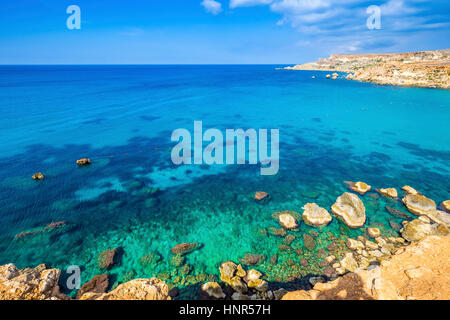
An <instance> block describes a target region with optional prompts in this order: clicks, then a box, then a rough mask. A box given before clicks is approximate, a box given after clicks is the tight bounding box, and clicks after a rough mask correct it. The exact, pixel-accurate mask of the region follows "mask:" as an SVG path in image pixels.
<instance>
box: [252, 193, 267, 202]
mask: <svg viewBox="0 0 450 320" xmlns="http://www.w3.org/2000/svg"><path fill="white" fill-rule="evenodd" d="M268 196H269V194H268V193H267V192H264V191H256V192H255V197H254V198H255V200H257V201H261V200H263V199H265V198H267V197H268Z"/></svg>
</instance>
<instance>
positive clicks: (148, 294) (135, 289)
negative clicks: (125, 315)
mask: <svg viewBox="0 0 450 320" xmlns="http://www.w3.org/2000/svg"><path fill="white" fill-rule="evenodd" d="M80 300H171V297H170V296H169V287H168V286H167V284H166V283H165V282H164V281H161V280H159V279H157V278H151V279H135V280H131V281H129V282H126V283H122V284H120V285H119V286H118V287H117V288H116V289H114V290H112V291H111V292H108V293H103V294H98V293H91V292H88V293H85V294H84V295H82V296H81V298H80Z"/></svg>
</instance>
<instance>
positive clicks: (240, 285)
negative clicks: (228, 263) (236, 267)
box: [228, 276, 248, 293]
mask: <svg viewBox="0 0 450 320" xmlns="http://www.w3.org/2000/svg"><path fill="white" fill-rule="evenodd" d="M228 284H229V285H230V286H231V287H232V288H233V290H234V291H237V292H240V293H246V292H247V290H248V288H247V285H246V284H245V283H244V282H243V281H242V279H241V278H240V277H239V276H234V277H233V278H231V280H230V282H229V283H228Z"/></svg>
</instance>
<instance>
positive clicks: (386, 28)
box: [230, 0, 450, 52]
mask: <svg viewBox="0 0 450 320" xmlns="http://www.w3.org/2000/svg"><path fill="white" fill-rule="evenodd" d="M377 2H378V5H379V6H380V9H381V23H382V29H381V30H369V29H368V28H367V25H366V21H367V18H368V17H369V16H368V14H367V11H366V9H367V7H369V6H370V5H373V4H374V1H373V0H230V8H235V7H243V6H256V5H267V6H268V9H270V11H272V12H274V13H277V14H278V15H279V16H280V19H279V21H278V22H277V25H289V26H291V27H292V28H294V29H295V30H297V31H298V32H299V33H300V34H301V37H302V39H301V41H299V42H298V43H297V46H301V47H314V48H315V47H322V46H325V43H326V44H327V45H326V47H332V48H333V51H332V52H358V51H372V50H377V49H380V48H381V49H382V50H386V49H387V48H391V49H392V48H394V47H398V46H399V43H400V42H402V41H403V43H408V41H410V40H408V39H412V38H414V37H417V36H419V34H420V33H423V32H431V31H432V30H437V31H439V30H440V31H442V30H444V31H445V29H446V28H447V29H448V26H449V25H450V18H449V17H448V15H446V14H445V13H446V12H448V10H449V9H450V2H449V1H448V0H433V1H430V0H379V1H377ZM447 33H448V32H447Z"/></svg>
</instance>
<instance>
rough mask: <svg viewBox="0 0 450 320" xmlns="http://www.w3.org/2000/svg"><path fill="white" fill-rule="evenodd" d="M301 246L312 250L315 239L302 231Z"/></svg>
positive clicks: (314, 245)
mask: <svg viewBox="0 0 450 320" xmlns="http://www.w3.org/2000/svg"><path fill="white" fill-rule="evenodd" d="M303 246H304V247H305V248H306V249H308V250H310V251H312V250H314V248H315V247H316V241H315V240H314V238H313V237H311V235H309V234H307V233H304V234H303Z"/></svg>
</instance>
